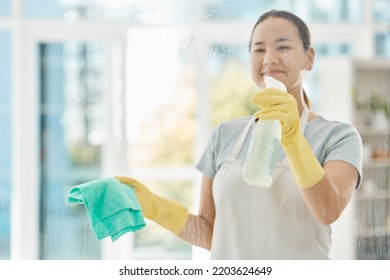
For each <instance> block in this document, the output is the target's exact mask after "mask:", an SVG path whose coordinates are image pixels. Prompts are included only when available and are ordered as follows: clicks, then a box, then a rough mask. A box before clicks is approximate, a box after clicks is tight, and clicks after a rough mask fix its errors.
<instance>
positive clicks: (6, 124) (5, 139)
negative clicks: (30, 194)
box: [0, 30, 12, 259]
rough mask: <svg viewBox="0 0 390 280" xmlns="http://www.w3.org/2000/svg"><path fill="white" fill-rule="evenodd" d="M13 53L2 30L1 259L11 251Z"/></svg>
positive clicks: (0, 129)
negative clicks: (10, 66) (11, 66)
mask: <svg viewBox="0 0 390 280" xmlns="http://www.w3.org/2000/svg"><path fill="white" fill-rule="evenodd" d="M11 54H12V51H11V40H10V33H9V32H7V31H4V30H0V61H2V63H0V135H1V137H0V154H1V156H0V221H1V222H0V259H8V258H9V253H10V200H11V162H12V158H11V156H12V152H11V141H12V140H11V132H12V130H11V125H12V117H11V114H12V112H11V109H10V108H11V76H10V73H9V65H11V59H10V58H11Z"/></svg>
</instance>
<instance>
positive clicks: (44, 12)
mask: <svg viewBox="0 0 390 280" xmlns="http://www.w3.org/2000/svg"><path fill="white" fill-rule="evenodd" d="M71 2H73V1H71ZM64 3H66V1H60V0H54V1H53V0H22V8H23V16H25V17H28V18H62V17H63V16H64V13H65V11H66V9H67V7H66V6H65V4H64ZM75 3H77V1H76V2H75Z"/></svg>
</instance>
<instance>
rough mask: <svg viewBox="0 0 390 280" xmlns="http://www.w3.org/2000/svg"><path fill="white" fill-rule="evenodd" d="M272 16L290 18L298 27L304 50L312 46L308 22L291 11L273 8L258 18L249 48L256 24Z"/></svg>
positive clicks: (250, 42)
mask: <svg viewBox="0 0 390 280" xmlns="http://www.w3.org/2000/svg"><path fill="white" fill-rule="evenodd" d="M270 17H275V18H283V19H286V20H288V21H289V22H291V23H292V24H294V25H295V27H296V28H297V29H298V32H299V37H300V38H301V40H302V44H303V48H304V50H305V51H307V50H308V49H310V47H311V44H310V31H309V28H308V27H307V25H306V23H305V22H304V21H303V20H302V19H300V18H299V17H298V16H296V15H294V14H292V13H290V12H287V11H278V10H271V11H269V12H266V13H265V14H263V15H262V16H260V18H259V19H258V20H257V22H256V24H255V26H254V27H253V29H252V34H251V38H250V41H249V50H251V44H252V36H253V32H254V30H255V28H256V26H257V25H259V23H261V22H263V21H264V20H266V19H267V18H270Z"/></svg>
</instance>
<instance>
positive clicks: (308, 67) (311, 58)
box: [305, 48, 315, 71]
mask: <svg viewBox="0 0 390 280" xmlns="http://www.w3.org/2000/svg"><path fill="white" fill-rule="evenodd" d="M306 55H307V63H306V67H305V69H306V70H307V71H310V70H311V69H312V68H313V64H314V57H315V51H314V49H313V48H310V49H309V50H308V51H307V53H306Z"/></svg>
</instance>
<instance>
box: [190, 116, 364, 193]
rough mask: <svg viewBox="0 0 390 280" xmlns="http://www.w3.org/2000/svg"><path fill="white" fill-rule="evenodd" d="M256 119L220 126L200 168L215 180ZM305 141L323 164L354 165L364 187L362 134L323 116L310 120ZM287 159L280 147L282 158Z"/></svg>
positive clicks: (245, 151) (240, 156)
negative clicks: (343, 163)
mask: <svg viewBox="0 0 390 280" xmlns="http://www.w3.org/2000/svg"><path fill="white" fill-rule="evenodd" d="M252 120H253V117H252V116H249V117H243V118H238V119H234V120H231V121H227V122H223V123H221V124H219V125H218V126H216V127H215V128H214V129H213V130H212V131H211V134H210V137H209V141H208V143H207V146H206V148H205V150H204V152H203V155H202V156H201V158H200V160H199V162H198V164H197V165H196V168H197V169H198V170H199V171H201V172H202V173H203V174H204V175H205V176H207V177H209V178H214V176H215V174H216V173H217V171H218V170H219V168H221V166H222V164H223V163H224V162H225V160H226V159H227V157H228V156H229V155H230V153H231V151H232V150H233V147H234V146H235V144H236V142H237V140H238V138H239V136H240V135H241V132H242V131H243V129H244V128H245V126H246V125H247V124H248V122H249V121H252ZM254 127H255V122H253V121H252V125H251V128H250V132H249V133H248V136H247V138H246V140H245V143H244V146H243V147H242V149H241V151H240V154H239V156H238V159H240V160H245V158H246V154H247V151H248V147H249V142H250V135H251V134H252V131H253V129H254ZM304 135H305V138H306V140H307V141H308V142H309V144H310V146H311V148H312V150H313V152H314V154H315V155H316V157H317V159H318V161H319V162H320V163H321V165H324V163H326V162H327V161H330V160H340V161H344V162H347V163H349V164H351V165H352V166H354V167H355V168H356V169H357V170H358V172H359V177H360V180H359V183H358V186H357V188H358V187H359V186H360V182H361V176H362V140H361V137H360V135H359V133H358V131H357V130H356V129H355V127H353V126H352V125H350V124H347V123H342V122H335V121H328V120H326V119H324V118H322V117H318V118H316V119H315V120H312V121H309V122H308V123H307V125H306V129H305V133H304ZM284 158H285V154H284V151H283V149H282V148H281V147H280V151H279V159H278V161H279V162H280V161H282V160H283V159H284Z"/></svg>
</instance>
